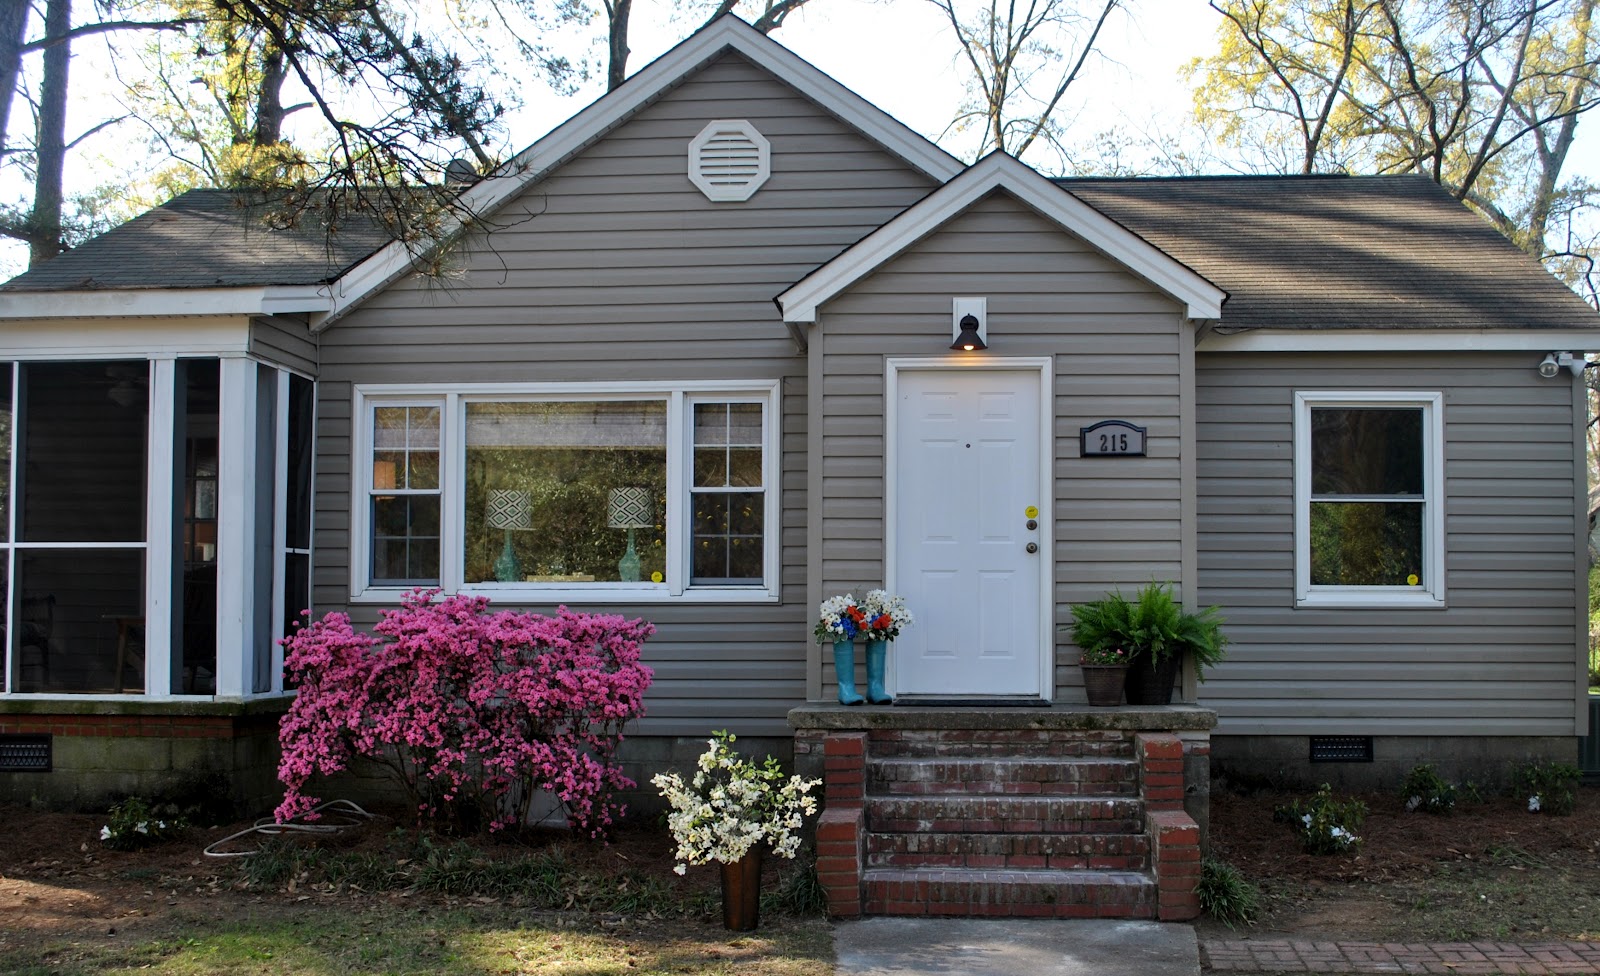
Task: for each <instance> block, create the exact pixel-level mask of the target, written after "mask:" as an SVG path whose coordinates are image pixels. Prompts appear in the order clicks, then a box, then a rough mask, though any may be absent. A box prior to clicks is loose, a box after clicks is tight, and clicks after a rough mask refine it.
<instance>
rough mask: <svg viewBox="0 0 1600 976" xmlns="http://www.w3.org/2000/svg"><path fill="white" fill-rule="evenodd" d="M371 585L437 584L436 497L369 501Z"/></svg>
mask: <svg viewBox="0 0 1600 976" xmlns="http://www.w3.org/2000/svg"><path fill="white" fill-rule="evenodd" d="M372 525H373V533H372V582H373V583H376V584H388V585H395V584H412V583H419V584H420V583H437V582H438V581H439V496H438V495H389V496H383V495H379V496H375V497H374V498H373V499H372Z"/></svg>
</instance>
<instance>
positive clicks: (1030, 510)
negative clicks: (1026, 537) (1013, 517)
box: [1022, 505, 1039, 518]
mask: <svg viewBox="0 0 1600 976" xmlns="http://www.w3.org/2000/svg"><path fill="white" fill-rule="evenodd" d="M1022 514H1023V515H1025V516H1027V517H1028V518H1038V517H1039V506H1037V505H1029V506H1028V507H1027V508H1025V509H1023V510H1022Z"/></svg>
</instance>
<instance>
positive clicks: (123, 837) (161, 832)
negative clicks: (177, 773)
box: [100, 796, 189, 851]
mask: <svg viewBox="0 0 1600 976" xmlns="http://www.w3.org/2000/svg"><path fill="white" fill-rule="evenodd" d="M110 820H111V822H110V823H108V824H106V825H105V826H104V827H101V828H100V842H101V843H102V844H105V845H106V846H107V847H109V848H111V849H113V850H118V851H132V850H137V849H138V848H140V847H144V846H145V845H146V844H154V843H156V842H157V841H163V840H168V839H170V838H172V837H174V836H176V835H177V834H178V833H179V832H180V831H182V830H183V829H184V828H185V827H187V826H189V824H188V822H187V821H186V820H184V819H183V817H181V816H179V815H178V813H177V809H176V808H170V809H168V808H162V809H159V810H158V809H155V808H152V807H151V806H150V804H148V803H146V802H145V801H144V800H142V799H140V798H139V797H137V796H134V797H129V798H128V799H126V800H124V801H122V802H121V803H118V804H116V805H115V806H113V807H112V808H111V817H110Z"/></svg>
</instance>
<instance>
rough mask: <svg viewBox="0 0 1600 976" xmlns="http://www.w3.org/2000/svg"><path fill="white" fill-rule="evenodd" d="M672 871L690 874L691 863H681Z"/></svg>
mask: <svg viewBox="0 0 1600 976" xmlns="http://www.w3.org/2000/svg"><path fill="white" fill-rule="evenodd" d="M672 873H674V874H679V875H683V874H688V873H689V865H687V864H680V865H678V866H677V867H675V868H673V869H672Z"/></svg>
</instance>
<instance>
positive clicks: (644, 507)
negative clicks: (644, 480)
mask: <svg viewBox="0 0 1600 976" xmlns="http://www.w3.org/2000/svg"><path fill="white" fill-rule="evenodd" d="M655 524H656V506H655V503H654V502H652V501H651V499H650V489H649V488H645V487H643V486H641V485H632V486H629V487H627V488H613V489H611V496H610V503H609V504H608V505H607V506H606V525H607V526H609V527H610V528H613V529H648V528H650V527H651V526H653V525H655Z"/></svg>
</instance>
